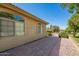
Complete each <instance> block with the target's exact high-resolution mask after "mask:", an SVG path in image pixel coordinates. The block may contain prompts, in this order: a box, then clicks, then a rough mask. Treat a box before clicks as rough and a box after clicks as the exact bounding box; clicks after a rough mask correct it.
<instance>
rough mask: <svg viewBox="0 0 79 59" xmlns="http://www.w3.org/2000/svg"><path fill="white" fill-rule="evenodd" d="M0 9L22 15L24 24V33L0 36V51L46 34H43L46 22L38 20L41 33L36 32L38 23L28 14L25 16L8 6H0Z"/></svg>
mask: <svg viewBox="0 0 79 59" xmlns="http://www.w3.org/2000/svg"><path fill="white" fill-rule="evenodd" d="M0 11H3V12H8V13H11V14H16V15H20V16H22V17H23V19H24V24H25V25H24V32H25V33H24V35H22V36H9V37H8V36H7V37H0V52H1V51H5V50H7V49H10V48H14V47H17V46H19V45H22V44H24V43H28V42H31V41H33V40H37V39H39V38H42V37H44V36H46V35H45V33H46V24H44V23H42V22H40V23H42V29H43V30H42V33H38V32H37V30H38V27H37V24H38V23H39V21H36V20H34V19H32V18H30V17H28V16H25V15H23V14H21V13H19V12H17V11H14V10H11V9H9V8H5V7H0Z"/></svg>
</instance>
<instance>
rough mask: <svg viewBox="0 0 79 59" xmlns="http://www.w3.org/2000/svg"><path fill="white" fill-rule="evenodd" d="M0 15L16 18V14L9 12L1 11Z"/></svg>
mask: <svg viewBox="0 0 79 59" xmlns="http://www.w3.org/2000/svg"><path fill="white" fill-rule="evenodd" d="M0 17H7V18H10V19H16V17H15V15H13V14H10V13H7V12H0Z"/></svg>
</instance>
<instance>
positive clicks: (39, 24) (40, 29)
mask: <svg viewBox="0 0 79 59" xmlns="http://www.w3.org/2000/svg"><path fill="white" fill-rule="evenodd" d="M38 33H42V24H41V23H38Z"/></svg>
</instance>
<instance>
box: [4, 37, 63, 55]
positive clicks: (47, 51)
mask: <svg viewBox="0 0 79 59" xmlns="http://www.w3.org/2000/svg"><path fill="white" fill-rule="evenodd" d="M60 43H61V40H60V39H59V38H58V37H57V36H52V37H48V38H43V39H40V40H37V41H33V42H31V43H29V44H24V45H22V46H20V47H16V48H14V49H10V50H8V51H5V52H2V53H7V54H8V55H9V56H58V55H59V50H60ZM7 54H6V55H7ZM3 55H4V54H3Z"/></svg>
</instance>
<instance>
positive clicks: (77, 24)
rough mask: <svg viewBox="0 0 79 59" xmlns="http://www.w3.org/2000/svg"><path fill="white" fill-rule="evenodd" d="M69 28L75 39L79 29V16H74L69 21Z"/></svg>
mask: <svg viewBox="0 0 79 59" xmlns="http://www.w3.org/2000/svg"><path fill="white" fill-rule="evenodd" d="M68 27H69V28H70V29H71V31H72V32H73V36H74V37H75V35H76V33H77V30H78V29H79V14H77V13H76V14H74V15H73V16H72V17H71V18H70V19H69V21H68Z"/></svg>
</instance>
